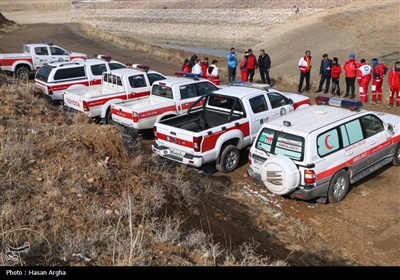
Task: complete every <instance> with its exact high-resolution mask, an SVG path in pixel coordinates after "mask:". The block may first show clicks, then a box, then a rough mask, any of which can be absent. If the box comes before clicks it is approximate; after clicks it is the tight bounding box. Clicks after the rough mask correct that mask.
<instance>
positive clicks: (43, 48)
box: [0, 43, 88, 78]
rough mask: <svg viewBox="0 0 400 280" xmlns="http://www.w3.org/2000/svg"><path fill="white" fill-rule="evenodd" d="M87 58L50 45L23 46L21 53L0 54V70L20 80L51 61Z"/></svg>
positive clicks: (84, 55) (82, 54) (81, 54)
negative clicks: (10, 73) (12, 74)
mask: <svg viewBox="0 0 400 280" xmlns="http://www.w3.org/2000/svg"><path fill="white" fill-rule="evenodd" d="M86 58H88V56H87V55H86V54H84V53H76V52H69V51H66V50H64V49H63V48H61V47H59V46H56V45H53V44H50V43H44V44H27V45H24V52H23V53H3V54H0V68H1V69H2V70H3V71H6V72H12V73H14V74H15V76H17V77H19V78H22V77H24V76H29V74H30V73H31V72H34V71H36V70H38V69H39V68H40V67H41V66H42V65H44V64H46V63H50V62H53V61H77V60H85V59H86Z"/></svg>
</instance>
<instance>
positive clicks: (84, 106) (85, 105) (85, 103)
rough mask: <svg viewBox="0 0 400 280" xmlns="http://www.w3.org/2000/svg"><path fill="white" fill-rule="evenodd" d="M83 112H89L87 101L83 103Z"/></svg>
mask: <svg viewBox="0 0 400 280" xmlns="http://www.w3.org/2000/svg"><path fill="white" fill-rule="evenodd" d="M83 111H84V112H89V104H88V103H87V102H86V101H83Z"/></svg>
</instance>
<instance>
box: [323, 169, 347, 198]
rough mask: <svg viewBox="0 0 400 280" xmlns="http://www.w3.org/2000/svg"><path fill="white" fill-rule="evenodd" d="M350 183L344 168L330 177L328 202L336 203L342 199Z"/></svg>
mask: <svg viewBox="0 0 400 280" xmlns="http://www.w3.org/2000/svg"><path fill="white" fill-rule="evenodd" d="M349 185H350V178H349V174H348V173H347V172H346V171H344V170H339V171H338V172H337V173H336V174H335V175H334V176H333V178H332V181H331V183H330V184H329V190H328V201H329V202H330V203H332V202H333V203H338V202H340V201H342V200H343V199H344V198H345V197H346V195H347V193H348V191H349Z"/></svg>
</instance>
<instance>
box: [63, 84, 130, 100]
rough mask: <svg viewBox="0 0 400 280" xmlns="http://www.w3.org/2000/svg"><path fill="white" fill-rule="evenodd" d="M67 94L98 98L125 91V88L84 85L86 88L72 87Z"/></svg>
mask: <svg viewBox="0 0 400 280" xmlns="http://www.w3.org/2000/svg"><path fill="white" fill-rule="evenodd" d="M66 92H67V93H66V94H75V95H78V96H81V97H84V96H85V97H90V98H97V97H100V96H101V97H106V96H107V95H111V94H115V93H118V92H121V93H122V92H124V90H123V89H117V88H115V89H114V88H109V87H104V86H102V85H96V86H91V87H84V88H78V89H71V90H67V91H66Z"/></svg>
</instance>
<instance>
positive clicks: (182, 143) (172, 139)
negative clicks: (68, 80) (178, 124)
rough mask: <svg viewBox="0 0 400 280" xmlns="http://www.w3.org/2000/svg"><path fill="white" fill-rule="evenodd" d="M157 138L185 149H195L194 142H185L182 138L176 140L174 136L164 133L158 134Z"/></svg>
mask: <svg viewBox="0 0 400 280" xmlns="http://www.w3.org/2000/svg"><path fill="white" fill-rule="evenodd" d="M167 137H168V139H167ZM157 138H158V139H160V140H164V141H167V142H170V143H173V144H177V145H180V146H184V147H188V148H193V142H190V141H187V140H183V139H180V138H176V137H173V136H168V135H165V134H162V133H159V132H157Z"/></svg>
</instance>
